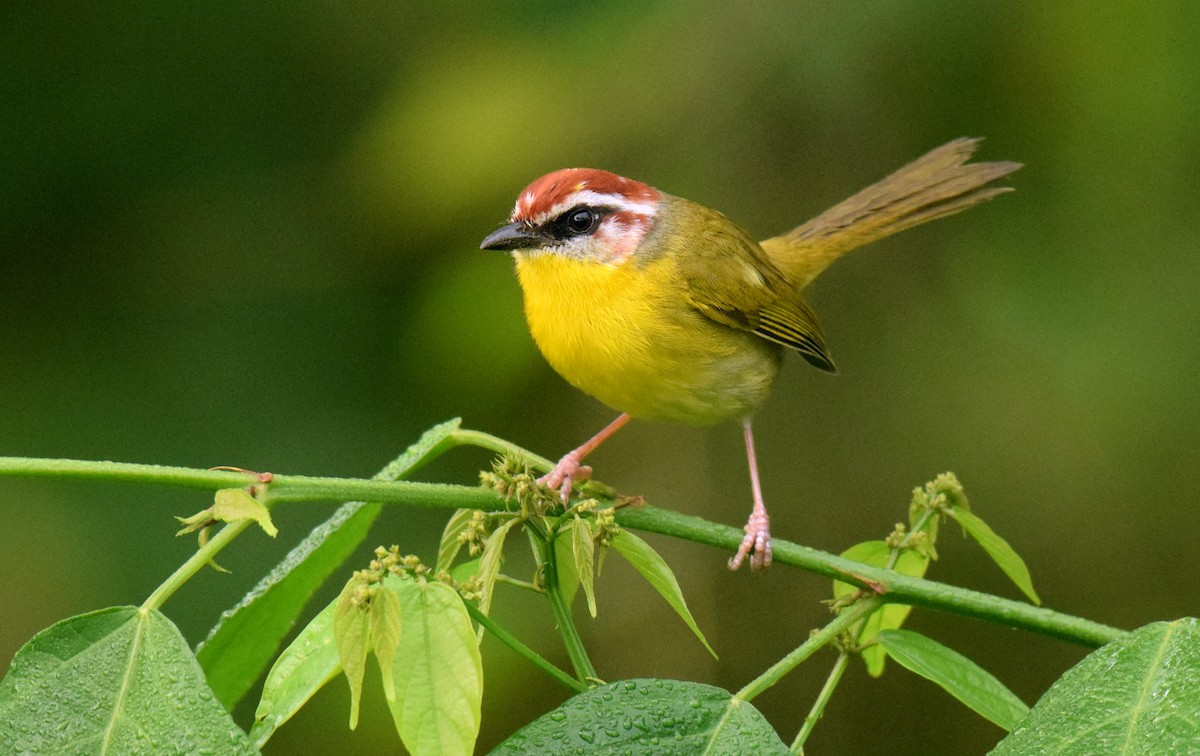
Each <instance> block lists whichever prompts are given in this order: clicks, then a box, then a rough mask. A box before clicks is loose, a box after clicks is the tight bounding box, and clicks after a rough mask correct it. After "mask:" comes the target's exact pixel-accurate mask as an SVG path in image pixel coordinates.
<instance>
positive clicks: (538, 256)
mask: <svg viewBox="0 0 1200 756" xmlns="http://www.w3.org/2000/svg"><path fill="white" fill-rule="evenodd" d="M978 144H979V140H978V139H957V140H955V141H952V142H950V143H948V144H945V145H942V146H941V147H938V148H937V149H935V150H933V151H932V152H929V153H928V154H926V155H925V156H924V157H921V158H918V159H917V160H915V161H914V162H912V163H909V164H908V165H906V166H904V167H903V168H901V169H900V170H898V171H896V172H895V173H893V174H892V175H890V176H888V177H887V178H885V179H883V180H882V181H880V182H878V183H876V184H874V185H872V186H870V187H868V188H866V189H864V190H862V191H861V192H859V193H858V194H855V195H854V196H853V197H851V198H849V199H847V200H846V201H844V202H842V203H841V204H838V205H836V206H834V207H833V208H832V209H830V210H827V211H826V212H824V213H822V214H821V215H818V216H817V217H816V218H813V219H812V220H810V221H808V222H807V223H805V224H804V225H802V226H799V227H798V228H795V229H793V230H792V231H789V232H788V233H786V234H783V235H782V236H776V237H773V238H771V239H767V240H766V241H763V242H761V243H760V242H756V241H755V240H754V238H753V237H752V236H750V234H748V233H747V232H746V231H744V230H743V229H742V228H741V227H740V226H738V225H736V224H735V223H733V222H732V221H730V220H729V219H728V218H726V217H725V216H724V215H721V214H720V213H718V212H716V211H714V210H710V209H708V208H706V207H703V206H701V205H698V204H696V203H694V202H690V201H688V200H686V199H682V198H680V197H673V196H671V195H670V194H667V193H666V192H661V191H659V190H657V189H654V188H652V187H650V186H647V185H646V184H643V183H640V182H638V181H634V180H632V179H627V178H623V177H621V176H617V175H615V174H612V173H608V172H606V171H599V170H593V169H589V168H570V169H566V170H560V171H555V172H554V173H549V174H547V175H545V176H542V177H541V178H539V179H537V180H536V181H534V182H533V183H532V184H530V185H529V186H528V187H526V188H525V190H524V191H522V192H521V194H520V196H519V197H518V198H517V203H516V207H515V208H514V209H513V212H512V216H511V218H510V220H511V222H510V223H509V224H508V225H506V226H504V227H502V228H500V229H498V230H496V231H495V232H493V233H491V234H490V235H488V237H487V238H486V239H484V240H483V243H482V244H481V245H480V246H481V247H482V248H483V249H493V250H508V251H511V252H512V254H513V257H514V258H516V267H517V276H518V278H519V279H520V282H521V288H522V289H523V290H524V293H525V315H526V319H527V320H528V322H529V328H530V330H531V331H532V332H533V338H534V340H535V341H536V342H537V345H538V348H540V349H541V351H542V354H543V355H545V357H546V359H547V360H548V361H549V362H550V364H551V365H552V366H553V367H554V369H555V370H557V371H558V372H559V374H560V375H562V377H563V378H566V379H567V381H568V382H570V383H571V384H572V385H574V386H575V387H576V388H579V389H581V390H582V391H585V392H587V393H588V394H591V395H592V396H594V397H596V398H597V399H599V400H600V401H602V402H604V403H605V404H607V405H608V406H610V407H612V408H614V409H616V410H619V411H620V412H621V413H622V414H621V415H620V417H618V418H617V419H616V420H614V421H613V422H612V423H611V424H610V425H608V427H606V428H605V429H604V430H602V431H600V432H599V433H598V434H596V435H595V436H594V437H593V438H592V439H590V440H589V441H588V442H587V443H585V444H583V445H582V446H580V447H579V448H578V449H575V450H574V451H571V452H570V453H568V454H567V455H565V456H564V457H563V458H562V459H561V460H560V461H559V462H558V464H557V465H556V466H555V467H554V469H553V470H552V471H551V472H550V473H549V474H548V475H546V476H545V477H544V478H542V479H541V482H542V483H544V484H545V485H548V486H550V487H551V488H554V489H557V490H558V491H559V492H560V493H561V495H562V498H563V500H564V501H566V500H567V499H568V498H569V497H570V494H571V487H572V483H573V482H577V481H580V480H583V479H585V478H586V477H587V476H588V475H589V474H590V473H591V468H589V467H586V466H584V465H583V464H582V460H583V458H584V456H586V455H587V454H588V453H589V452H591V451H592V450H593V449H595V448H596V447H597V446H599V445H600V444H601V443H602V442H603V441H604V440H605V439H607V438H608V437H609V436H610V435H612V434H613V433H614V432H616V431H617V430H618V429H619V428H620V427H621V426H623V425H624V424H625V423H626V422H628V421H629V419H630V418H645V419H648V420H674V421H678V422H682V423H690V424H695V425H705V424H709V423H715V422H718V421H720V420H726V419H740V420H741V422H742V427H743V431H744V435H745V443H746V455H747V458H748V461H749V465H750V482H751V490H752V494H753V499H754V506H753V510H752V512H751V515H750V518H749V520H748V522H747V523H746V527H745V533H746V535H745V538H744V539H743V540H742V543H741V545H740V547H739V548H738V551H737V553H736V554H735V555H734V556H733V558H732V559H730V560H729V566H730V569H737V568H738V567H739V566H741V564H742V562H743V561H744V560H745V558H746V557H747V555H749V556H750V566H751V567H752V568H755V569H758V568H762V567H766V566H767V565H769V564H770V563H771V535H770V522H769V519H768V517H767V510H766V506H765V505H764V503H763V497H762V490H761V486H760V484H759V475H758V465H757V463H756V461H755V453H754V437H753V433H752V431H751V423H750V418H751V416H752V415H753V413H754V410H755V409H756V408H757V407H758V406H759V405H760V404H762V402H763V400H764V399H766V396H767V393H768V391H770V388H771V383H772V382H773V381H774V380H775V375H776V373H777V372H778V371H779V365H780V362H781V360H782V357H783V348H784V347H789V348H791V349H795V350H796V351H798V352H799V353H800V355H801V356H802V357H803V358H804V359H805V360H807V361H808V362H810V363H811V364H813V365H815V366H816V367H818V368H820V369H821V370H826V371H829V372H834V367H833V360H832V359H830V357H829V351H828V350H827V349H826V347H825V337H824V335H823V334H822V332H821V326H820V324H819V323H818V322H817V318H816V315H815V314H814V313H813V311H812V310H811V309H810V308H809V306H808V305H807V304H806V303H805V302H804V299H803V298H802V296H801V292H802V290H803V289H804V287H805V286H807V285H808V283H809V282H810V281H812V280H813V279H814V278H816V276H817V275H818V274H819V273H820V272H821V271H823V270H824V269H825V268H826V267H828V266H829V264H830V263H832V262H833V261H834V260H836V259H837V258H838V257H840V256H842V255H843V254H845V253H846V252H849V251H850V250H852V249H854V248H856V247H860V246H862V245H864V244H867V243H868V242H872V241H875V240H876V239H881V238H883V237H885V236H888V235H889V234H894V233H896V232H897V231H901V230H903V229H906V228H909V227H910V226H915V225H917V224H920V223H924V222H926V221H930V220H933V219H934V218H941V217H943V216H946V215H951V214H953V213H957V212H959V211H961V210H965V209H967V208H968V207H971V206H972V205H976V204H978V203H980V202H983V201H984V200H988V199H991V198H992V197H994V196H996V195H997V194H1001V193H1003V192H1007V191H1010V189H1009V188H1008V187H988V186H986V185H987V184H988V183H990V182H992V181H994V180H995V179H998V178H1000V177H1002V176H1005V175H1007V174H1009V173H1012V172H1013V171H1015V170H1017V169H1018V168H1020V167H1021V164H1020V163H1012V162H995V163H968V162H967V161H968V160H969V159H970V157H971V155H972V154H973V153H974V152H975V149H976V147H977V146H978Z"/></svg>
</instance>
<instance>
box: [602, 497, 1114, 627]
mask: <svg viewBox="0 0 1200 756" xmlns="http://www.w3.org/2000/svg"><path fill="white" fill-rule="evenodd" d="M616 520H617V524H618V525H621V526H622V527H628V528H633V529H635V530H644V531H647V532H650V533H659V534H662V535H667V536H672V537H674V538H682V539H684V540H687V541H692V542H693V543H703V544H706V545H709V546H715V547H717V548H719V549H724V550H728V551H732V550H734V549H736V548H737V547H738V544H740V543H741V541H742V536H743V535H744V533H743V532H742V529H741V528H734V527H730V526H728V525H718V524H717V523H713V522H709V521H707V520H703V519H701V518H699V517H692V516H690V515H684V514H679V513H678V512H671V511H669V510H665V509H657V508H654V507H643V508H640V509H635V508H629V507H627V508H624V509H620V510H618V511H617V514H616ZM771 553H772V556H773V559H774V562H775V564H786V565H790V566H792V567H799V568H800V569H802V570H806V571H808V572H812V573H815V574H817V575H824V576H825V577H828V578H832V579H835V580H841V581H842V582H845V583H851V584H853V585H857V586H859V587H861V588H866V589H868V590H878V591H881V592H882V597H883V599H884V600H885V601H888V602H890V603H897V604H910V605H912V606H924V607H927V608H930V609H938V610H941V611H946V612H952V613H954V614H961V615H963V616H967V617H976V618H978V619H982V620H986V621H988V622H992V623H995V624H999V625H1005V626H1007V627H1012V628H1017V629H1020V630H1027V631H1029V632H1034V633H1038V634H1040V635H1046V636H1049V637H1051V638H1059V639H1060V640H1065V641H1069V642H1071V643H1077V644H1079V645H1081V646H1088V647H1090V648H1096V647H1098V646H1102V645H1104V644H1105V643H1108V642H1109V641H1112V640H1115V639H1116V638H1119V637H1121V636H1122V635H1124V634H1125V633H1124V631H1122V630H1118V629H1117V628H1115V627H1109V626H1108V625H1102V624H1100V623H1098V622H1092V621H1091V620H1086V619H1083V618H1081V617H1072V616H1071V615H1068V614H1062V613H1060V612H1056V611H1053V610H1051V609H1044V608H1042V607H1037V606H1033V605H1032V604H1026V603H1024V602H1022V601H1013V600H1010V599H1004V598H1000V597H999V596H992V595H990V594H986V593H980V592H978V591H972V590H969V589H967V588H959V587H956V586H952V585H946V584H945V583H937V582H934V581H932V580H925V579H923V578H914V577H908V576H907V575H901V574H899V573H897V572H891V571H888V570H883V569H880V568H878V567H871V566H869V565H865V564H860V563H858V562H852V561H850V560H849V559H843V558H842V557H839V556H834V555H833V554H829V553H826V552H824V551H817V550H816V549H810V548H807V547H805V546H799V545H797V544H794V543H791V542H789V541H785V540H783V539H781V538H775V539H773V540H772V541H771Z"/></svg>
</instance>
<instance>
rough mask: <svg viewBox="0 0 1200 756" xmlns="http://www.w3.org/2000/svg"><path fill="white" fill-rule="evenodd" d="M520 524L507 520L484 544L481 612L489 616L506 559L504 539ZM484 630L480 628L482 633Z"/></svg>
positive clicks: (480, 596) (481, 559)
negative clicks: (498, 577)
mask: <svg viewBox="0 0 1200 756" xmlns="http://www.w3.org/2000/svg"><path fill="white" fill-rule="evenodd" d="M518 522H520V520H518V519H516V518H513V519H511V520H505V521H504V522H503V523H502V524H501V525H500V526H499V527H497V528H496V529H495V530H493V531H492V534H491V535H489V536H488V539H487V541H485V542H484V544H483V555H482V556H480V558H479V580H480V593H479V611H481V612H483V613H484V614H487V613H488V610H489V609H491V608H492V593H493V591H495V588H496V576H497V575H499V574H500V562H501V561H502V559H503V557H504V539H505V538H507V537H508V531H509V530H511V529H512V527H513V526H514V525H516V524H517V523H518ZM482 630H483V629H482V628H480V632H482Z"/></svg>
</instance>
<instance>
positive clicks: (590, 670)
mask: <svg viewBox="0 0 1200 756" xmlns="http://www.w3.org/2000/svg"><path fill="white" fill-rule="evenodd" d="M525 527H526V529H527V530H528V531H529V533H530V534H531V535H532V540H533V541H534V542H536V543H537V559H538V566H539V567H540V568H541V570H542V586H543V588H544V590H545V593H546V599H547V600H548V601H549V602H550V611H551V612H553V614H554V624H555V625H556V626H557V627H558V634H559V635H560V636H562V641H563V646H564V647H565V648H566V650H567V657H568V658H570V660H571V666H572V667H574V668H575V676H576V677H577V678H578V679H579V681H580V682H581V683H583V684H584V685H589V684H590V681H592V680H598V679H599V678H598V677H597V676H596V668H595V667H593V666H592V660H591V659H590V658H589V657H588V653H587V648H586V647H585V646H584V645H583V638H581V637H580V636H579V629H578V628H577V627H575V618H574V617H573V616H572V615H571V605H570V604H568V603H567V600H566V598H565V597H564V596H563V593H562V584H561V583H559V580H558V556H557V554H556V553H555V549H554V536H553V535H552V534H550V533H548V532H546V528H545V527H543V525H542V523H541V522H539V521H538V520H537V519H535V518H530V519H528V520H526V521H525Z"/></svg>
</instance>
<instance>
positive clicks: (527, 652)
mask: <svg viewBox="0 0 1200 756" xmlns="http://www.w3.org/2000/svg"><path fill="white" fill-rule="evenodd" d="M463 605H464V606H466V607H467V613H468V614H470V615H471V618H472V619H474V620H475V621H476V622H478V623H479V624H480V625H482V626H483V627H484V628H485V629H487V631H488V632H489V633H491V634H492V635H494V636H496V640H498V641H500V642H501V643H503V644H504V645H506V646H508V647H509V648H511V649H512V650H513V651H516V652H517V653H518V654H519V655H521V656H523V657H525V658H526V659H527V660H528V661H529V663H530V664H532V665H533V666H535V667H537V668H538V669H540V670H542V671H543V672H545V673H546V674H548V675H550V676H551V677H553V678H554V679H555V680H557V681H558V682H559V683H561V684H562V685H563V686H565V687H566V688H568V689H570V690H573V691H575V692H576V693H583V692H586V691H587V689H588V687H587V686H586V685H584V684H583V683H581V682H580V681H578V680H576V679H575V678H573V677H571V676H570V675H568V674H567V673H566V672H563V671H562V670H561V669H559V668H558V667H556V666H554V665H553V664H551V663H550V662H549V661H547V660H546V659H545V658H543V657H542V656H541V655H540V654H538V652H537V651H534V650H533V649H532V648H530V647H529V646H526V645H525V644H524V643H522V642H521V641H519V640H517V638H516V636H514V635H513V634H512V633H510V632H508V631H507V630H505V629H504V628H502V627H500V626H499V625H497V624H496V623H495V622H493V621H492V618H491V617H489V616H487V615H486V614H484V613H483V612H481V611H479V609H478V608H476V607H475V605H474V604H471V603H470V602H467V601H464V602H463Z"/></svg>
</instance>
